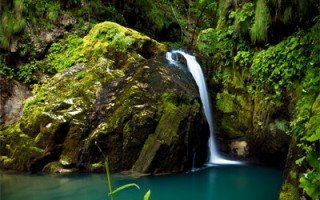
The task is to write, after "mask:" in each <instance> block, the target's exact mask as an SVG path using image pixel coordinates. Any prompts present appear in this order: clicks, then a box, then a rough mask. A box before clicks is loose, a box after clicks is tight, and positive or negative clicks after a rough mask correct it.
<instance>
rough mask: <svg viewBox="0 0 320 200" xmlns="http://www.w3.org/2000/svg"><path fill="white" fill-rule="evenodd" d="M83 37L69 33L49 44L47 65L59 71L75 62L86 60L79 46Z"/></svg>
mask: <svg viewBox="0 0 320 200" xmlns="http://www.w3.org/2000/svg"><path fill="white" fill-rule="evenodd" d="M82 42H83V39H82V38H79V37H78V36H75V35H69V36H68V37H67V38H66V39H62V40H60V41H59V42H57V43H54V44H52V45H51V47H50V49H49V55H48V65H49V66H50V68H52V69H54V70H56V71H57V72H60V71H62V70H64V69H66V68H69V67H71V66H73V65H75V64H77V63H80V62H86V58H85V57H84V54H83V52H82V51H81V49H80V47H81V45H82Z"/></svg>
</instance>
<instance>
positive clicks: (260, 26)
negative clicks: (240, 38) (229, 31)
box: [250, 0, 271, 43]
mask: <svg viewBox="0 0 320 200" xmlns="http://www.w3.org/2000/svg"><path fill="white" fill-rule="evenodd" d="M270 24H271V17H270V14H269V9H268V7H267V5H266V2H265V0H258V1H257V6H256V11H255V17H254V24H253V26H252V28H251V31H250V35H251V40H252V41H253V42H254V43H256V42H258V43H259V42H264V41H266V40H267V33H268V32H267V31H268V28H269V26H270Z"/></svg>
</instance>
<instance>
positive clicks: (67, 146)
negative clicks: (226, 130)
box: [0, 22, 208, 173]
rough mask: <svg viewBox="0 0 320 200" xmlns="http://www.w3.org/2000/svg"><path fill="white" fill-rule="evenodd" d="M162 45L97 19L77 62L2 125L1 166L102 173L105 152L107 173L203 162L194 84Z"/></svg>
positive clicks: (202, 125) (204, 136) (204, 133)
mask: <svg viewBox="0 0 320 200" xmlns="http://www.w3.org/2000/svg"><path fill="white" fill-rule="evenodd" d="M165 51H166V47H165V46H164V45H162V44H160V43H158V42H156V41H154V40H152V39H150V38H149V37H147V36H144V35H142V34H140V33H138V32H136V31H134V30H131V29H128V28H125V27H122V26H120V25H118V24H115V23H112V22H104V23H101V24H98V25H96V26H95V27H94V28H93V29H92V30H91V31H90V32H89V34H88V35H87V36H85V37H84V38H83V42H82V43H81V46H80V47H79V48H78V52H76V53H77V55H81V59H79V60H78V61H79V62H78V63H76V64H74V65H73V66H72V67H70V68H67V69H65V70H64V71H62V72H60V73H58V74H56V75H55V76H54V77H52V78H51V79H48V81H47V82H46V83H44V84H43V85H42V86H41V88H40V89H39V90H38V91H37V94H36V95H35V96H33V97H32V98H30V99H28V100H27V101H26V102H25V104H24V109H23V116H22V119H21V120H20V121H18V122H16V123H14V124H12V125H10V126H7V127H5V129H3V130H2V131H1V138H0V140H1V146H0V148H1V157H0V167H1V168H7V169H17V170H25V171H32V172H38V171H49V172H70V171H78V170H81V171H102V170H103V169H104V167H103V164H104V160H105V157H108V159H109V165H110V169H111V170H113V171H121V170H130V169H132V170H134V171H137V172H141V173H171V172H179V171H182V170H187V169H189V168H191V167H192V165H193V163H196V164H199V165H200V164H203V163H204V162H205V161H206V157H207V155H206V154H207V140H208V126H207V122H206V121H205V118H204V115H203V114H202V109H201V105H200V103H199V102H200V99H199V95H198V89H197V86H196V85H195V82H194V81H193V79H192V77H191V76H190V74H188V73H186V71H185V70H184V69H182V68H178V67H173V66H169V65H168V64H167V62H166V60H165V56H164V52H165ZM68 59H72V58H68V57H66V58H65V62H66V63H67V62H68ZM49 64H50V63H49ZM195 154H196V155H197V156H196V159H195V160H194V155H195Z"/></svg>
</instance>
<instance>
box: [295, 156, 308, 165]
mask: <svg viewBox="0 0 320 200" xmlns="http://www.w3.org/2000/svg"><path fill="white" fill-rule="evenodd" d="M305 158H306V157H305V156H303V157H302V158H299V159H298V160H296V164H297V165H299V166H301V164H302V162H303V161H304V159H305Z"/></svg>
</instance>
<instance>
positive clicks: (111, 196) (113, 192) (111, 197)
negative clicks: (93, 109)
mask: <svg viewBox="0 0 320 200" xmlns="http://www.w3.org/2000/svg"><path fill="white" fill-rule="evenodd" d="M95 145H96V146H97V147H98V149H99V151H100V152H101V153H102V155H103V157H104V160H105V162H104V164H105V168H106V173H107V178H108V186H109V194H108V196H109V197H110V199H111V200H114V198H113V196H114V195H115V194H117V193H118V192H119V191H121V190H123V189H126V188H128V187H136V188H138V189H140V187H139V186H138V185H137V184H136V183H128V184H125V185H122V186H120V187H118V188H117V189H115V190H113V186H112V182H111V175H110V170H109V161H108V157H106V156H105V155H104V153H103V151H102V149H101V148H100V147H99V145H98V144H97V142H95ZM150 194H151V191H150V190H148V192H146V194H145V195H144V197H143V200H149V197H150Z"/></svg>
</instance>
